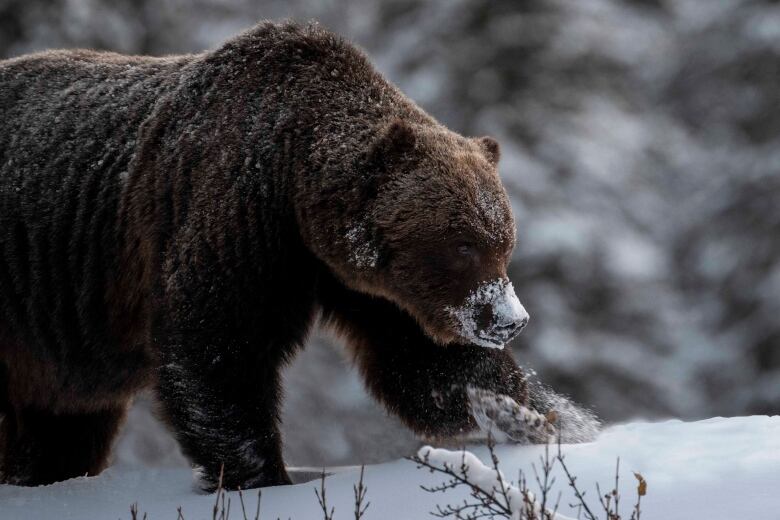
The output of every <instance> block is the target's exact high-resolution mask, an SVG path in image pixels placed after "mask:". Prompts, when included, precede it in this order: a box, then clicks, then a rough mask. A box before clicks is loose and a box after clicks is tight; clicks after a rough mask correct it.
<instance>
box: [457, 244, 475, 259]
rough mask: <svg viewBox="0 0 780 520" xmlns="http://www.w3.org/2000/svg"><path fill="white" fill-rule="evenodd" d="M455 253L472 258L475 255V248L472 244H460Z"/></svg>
mask: <svg viewBox="0 0 780 520" xmlns="http://www.w3.org/2000/svg"><path fill="white" fill-rule="evenodd" d="M455 251H457V252H458V254H459V255H461V256H471V255H473V254H474V246H473V245H471V244H458V245H457V246H455Z"/></svg>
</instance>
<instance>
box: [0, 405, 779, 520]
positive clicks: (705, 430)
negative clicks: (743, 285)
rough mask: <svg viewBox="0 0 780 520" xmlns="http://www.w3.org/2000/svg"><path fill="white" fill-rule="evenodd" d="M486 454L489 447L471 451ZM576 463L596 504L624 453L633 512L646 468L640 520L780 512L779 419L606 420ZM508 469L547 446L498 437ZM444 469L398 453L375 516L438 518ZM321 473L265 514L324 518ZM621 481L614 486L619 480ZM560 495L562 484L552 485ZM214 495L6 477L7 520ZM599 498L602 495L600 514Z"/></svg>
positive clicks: (118, 481) (119, 513)
mask: <svg viewBox="0 0 780 520" xmlns="http://www.w3.org/2000/svg"><path fill="white" fill-rule="evenodd" d="M472 451H473V452H474V454H476V455H477V456H478V457H479V458H480V459H481V460H482V461H485V462H488V463H489V460H488V459H487V452H486V449H485V448H484V447H477V448H474V449H473V450H472ZM563 451H564V455H565V457H566V462H567V465H568V466H569V468H570V469H571V470H572V472H573V473H574V474H575V475H577V477H578V480H577V484H578V485H579V486H581V487H582V488H583V489H585V490H587V495H586V498H589V500H591V501H594V502H595V500H596V496H595V494H596V493H595V483H596V482H597V481H598V482H600V483H601V484H602V488H608V486H611V485H612V482H613V480H614V469H615V460H616V458H617V457H618V456H620V458H621V463H620V467H621V472H622V474H621V493H622V494H623V497H624V500H623V501H624V503H625V509H624V511H628V508H629V507H630V504H629V503H630V502H631V500H632V499H633V497H634V489H635V487H636V481H635V480H634V479H633V477H632V475H631V473H630V472H631V471H638V472H640V473H642V475H644V477H645V478H646V479H647V481H648V494H647V496H646V497H644V498H643V501H642V504H643V507H642V510H643V514H642V518H643V519H647V520H654V519H662V520H673V519H686V520H690V519H705V518H706V519H707V520H717V519H721V518H723V519H725V518H775V517H778V516H780V502H779V501H778V499H777V490H778V489H780V416H778V417H765V416H754V417H740V418H731V419H723V418H715V419H709V420H705V421H699V422H693V423H684V422H681V421H667V422H660V423H632V424H626V425H619V426H613V427H610V428H608V429H607V430H606V431H605V432H604V433H603V434H602V435H601V436H600V437H599V439H598V440H597V441H596V442H593V443H589V444H580V445H565V446H564V447H563ZM496 453H497V455H498V457H499V459H500V460H501V469H502V470H503V472H504V474H505V475H507V476H508V477H509V478H513V475H517V471H518V470H520V469H522V470H524V471H527V472H528V473H529V474H532V473H531V464H532V463H537V464H538V458H539V456H540V455H541V454H542V453H543V448H541V447H539V446H509V445H503V446H499V447H498V448H497V450H496ZM358 474H359V470H358V469H357V468H349V469H343V470H337V472H336V473H335V474H334V475H333V476H330V477H328V478H327V481H326V485H327V497H328V502H329V503H330V504H331V505H333V506H335V508H336V514H335V517H334V518H335V519H336V520H339V519H351V518H352V509H353V507H354V500H353V495H352V494H353V490H352V486H353V484H354V483H355V481H356V480H357V478H358ZM442 480H443V479H442V476H441V475H436V474H430V473H428V472H427V471H424V470H420V469H417V468H416V466H415V464H413V463H411V462H408V461H405V460H399V461H395V462H389V463H386V464H379V465H375V466H369V467H367V468H366V474H365V483H366V485H367V486H368V497H367V499H368V500H369V501H370V502H371V505H370V507H369V509H368V512H367V513H366V516H365V519H366V520H383V519H387V520H399V519H424V518H429V515H428V513H429V511H431V510H432V509H434V507H435V506H436V504H442V505H444V504H446V503H454V502H457V501H459V500H462V499H463V498H465V491H450V492H448V493H446V494H435V495H432V494H429V493H426V492H424V491H422V490H421V489H420V487H419V486H420V484H426V485H429V486H430V485H435V484H438V483H440V482H441V481H442ZM557 480H558V483H557V484H556V487H557V489H562V490H563V492H564V495H563V496H564V498H563V499H562V501H561V510H560V512H561V513H563V514H566V515H570V516H575V517H576V512H573V511H571V510H570V508H569V507H568V503H569V502H570V501H571V500H570V498H571V495H570V494H569V493H568V490H567V489H566V488H565V478H564V477H563V475H562V474H560V473H558V474H557ZM317 484H318V482H308V483H304V484H299V485H296V486H287V487H280V488H269V489H265V490H263V499H262V509H261V518H268V519H275V518H277V516H278V517H281V518H288V517H289V518H292V519H294V520H317V519H320V518H321V513H320V511H319V508H318V505H317V500H316V498H315V496H314V488H315V486H316V485H317ZM609 489H611V487H610V488H609ZM554 493H555V494H557V491H554ZM247 495H248V502H249V503H248V508H249V509H251V510H252V511H254V504H255V498H256V494H255V493H254V492H249V493H247ZM230 496H231V497H232V501H233V507H232V508H231V509H232V511H233V512H232V513H231V515H232V518H238V516H240V515H238V516H237V515H236V514H235V513H237V512H238V510H237V509H236V507H237V506H238V497H237V495H236V494H231V495H230ZM213 501H214V499H213V496H209V495H202V494H198V493H197V492H195V491H194V490H193V480H192V475H191V473H190V472H189V471H188V470H184V469H149V468H144V467H140V466H133V465H129V464H124V465H120V466H116V467H113V468H111V469H109V470H108V471H106V472H105V473H104V474H103V475H101V476H99V477H93V478H82V479H76V480H72V481H68V482H64V483H60V484H55V485H52V486H46V487H40V488H19V487H14V486H0V519H16V518H36V519H45V518H57V519H63V520H65V519H79V520H83V519H93V518H95V519H98V518H100V519H105V518H129V517H130V515H129V507H130V505H131V504H132V503H134V502H138V504H139V511H141V512H147V513H148V515H149V518H150V519H151V520H162V519H171V520H174V519H175V518H176V515H177V512H176V508H177V507H178V506H182V512H183V514H184V518H186V519H188V520H189V519H199V518H211V507H212V505H213ZM596 506H597V504H595V503H594V504H593V508H594V511H596V510H597V509H596Z"/></svg>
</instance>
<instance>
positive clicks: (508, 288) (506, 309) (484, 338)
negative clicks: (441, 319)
mask: <svg viewBox="0 0 780 520" xmlns="http://www.w3.org/2000/svg"><path fill="white" fill-rule="evenodd" d="M447 311H448V312H449V313H450V315H451V316H452V317H453V318H455V320H456V322H457V324H458V327H459V329H460V335H461V337H462V338H463V340H464V341H467V342H469V343H474V344H476V345H480V346H482V347H489V348H503V347H504V344H506V343H507V342H508V341H510V340H511V339H513V338H514V337H515V336H517V335H518V334H519V333H520V331H522V330H523V328H525V326H526V324H527V323H528V319H529V316H528V313H527V312H526V310H525V308H524V307H523V305H522V304H521V303H520V300H518V299H517V295H516V294H515V289H514V287H512V282H510V281H509V280H507V279H505V278H498V279H496V280H491V281H488V282H484V283H482V284H481V285H480V286H479V287H477V288H476V289H475V290H474V291H472V292H471V293H470V294H469V295H468V296H467V297H466V299H465V301H464V302H463V303H462V304H461V305H459V306H458V307H448V308H447Z"/></svg>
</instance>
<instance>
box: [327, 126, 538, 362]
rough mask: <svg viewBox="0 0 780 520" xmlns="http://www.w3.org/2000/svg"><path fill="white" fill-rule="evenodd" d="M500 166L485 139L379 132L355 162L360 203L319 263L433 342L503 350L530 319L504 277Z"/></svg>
mask: <svg viewBox="0 0 780 520" xmlns="http://www.w3.org/2000/svg"><path fill="white" fill-rule="evenodd" d="M498 160H499V147H498V143H497V142H496V141H495V140H494V139H492V138H489V137H482V138H473V139H469V138H465V137H462V136H460V135H457V134H455V133H453V132H451V131H449V130H447V129H446V128H444V127H443V126H440V125H428V124H417V123H410V122H405V121H402V120H398V119H396V120H393V121H390V122H387V123H385V124H384V125H382V127H381V128H380V129H379V130H378V131H377V132H376V135H375V136H374V137H373V139H372V140H371V145H370V147H369V150H368V151H367V152H366V153H365V154H364V155H362V156H361V160H360V162H361V163H362V164H361V165H360V167H359V170H360V172H359V175H358V179H359V180H358V181H357V182H356V184H358V185H359V187H353V188H351V189H350V192H351V193H355V192H358V193H359V196H358V197H356V199H359V202H358V201H357V200H354V199H353V202H352V203H349V204H345V207H348V210H347V211H346V212H345V213H344V214H343V215H344V217H343V219H342V220H343V222H341V224H340V225H341V227H340V228H338V229H339V231H338V232H337V234H338V235H340V236H338V237H337V238H336V240H333V241H332V242H331V243H330V244H329V246H328V247H329V252H330V253H331V254H327V255H325V256H328V257H329V258H325V260H326V263H328V264H329V267H330V268H331V270H333V271H334V272H335V273H336V274H337V275H338V276H339V278H341V279H342V281H343V282H344V283H345V284H346V285H347V286H349V287H351V288H352V289H355V290H358V291H361V292H364V293H368V294H371V295H375V296H379V297H382V298H385V299H388V300H390V301H393V302H395V303H396V304H397V305H398V306H400V307H401V308H402V309H404V310H405V311H407V312H408V313H409V314H411V315H412V316H413V317H414V318H415V319H416V320H417V321H418V323H419V324H420V325H421V327H422V328H423V330H424V331H425V332H426V334H427V335H428V336H429V337H431V338H432V339H433V340H434V341H436V342H437V343H441V344H448V343H461V344H478V345H481V346H487V347H497V348H500V347H502V346H503V345H504V344H505V343H506V342H507V341H509V340H511V339H512V338H513V337H515V336H516V335H517V334H518V333H519V332H520V330H522V328H523V327H524V326H525V325H526V323H527V322H528V314H527V313H526V311H525V309H524V308H523V306H522V305H521V304H520V301H519V300H518V298H517V296H516V295H515V292H514V289H513V287H512V284H511V282H510V281H509V279H508V278H507V265H508V263H509V258H510V255H511V253H512V249H513V248H514V245H515V223H514V219H513V217H512V210H511V206H510V203H509V198H508V197H507V194H506V191H505V190H504V188H503V186H502V184H501V181H500V180H499V177H498V173H497V164H498ZM349 198H350V197H349V196H347V199H349ZM333 253H336V254H335V255H334V254H333Z"/></svg>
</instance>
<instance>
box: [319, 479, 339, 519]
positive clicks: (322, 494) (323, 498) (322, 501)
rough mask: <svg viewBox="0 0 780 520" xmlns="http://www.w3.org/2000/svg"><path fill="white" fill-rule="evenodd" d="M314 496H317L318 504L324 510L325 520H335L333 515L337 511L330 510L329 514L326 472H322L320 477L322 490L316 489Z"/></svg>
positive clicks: (333, 508) (332, 508)
mask: <svg viewBox="0 0 780 520" xmlns="http://www.w3.org/2000/svg"><path fill="white" fill-rule="evenodd" d="M314 494H315V495H317V502H319V504H320V508H321V509H322V515H323V520H333V513H334V512H335V511H336V508H335V507H331V508H330V512H328V499H327V497H326V496H325V470H324V469H323V470H322V476H321V477H320V489H317V488H314Z"/></svg>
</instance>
